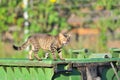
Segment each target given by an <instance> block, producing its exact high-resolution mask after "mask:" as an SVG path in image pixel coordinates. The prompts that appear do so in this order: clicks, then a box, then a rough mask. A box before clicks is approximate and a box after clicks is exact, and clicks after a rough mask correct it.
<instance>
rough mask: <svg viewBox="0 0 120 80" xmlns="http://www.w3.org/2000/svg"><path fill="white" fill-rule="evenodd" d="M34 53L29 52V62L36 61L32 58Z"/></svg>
mask: <svg viewBox="0 0 120 80" xmlns="http://www.w3.org/2000/svg"><path fill="white" fill-rule="evenodd" d="M32 53H33V50H30V51H29V56H28V58H29V60H31V61H32V60H34V59H33V58H32Z"/></svg>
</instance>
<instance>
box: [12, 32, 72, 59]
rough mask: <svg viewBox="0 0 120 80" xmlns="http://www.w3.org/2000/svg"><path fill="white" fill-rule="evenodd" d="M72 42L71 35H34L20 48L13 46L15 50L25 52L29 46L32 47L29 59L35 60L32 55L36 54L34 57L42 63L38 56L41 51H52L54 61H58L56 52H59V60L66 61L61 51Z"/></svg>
mask: <svg viewBox="0 0 120 80" xmlns="http://www.w3.org/2000/svg"><path fill="white" fill-rule="evenodd" d="M69 41H70V35H68V34H62V33H59V34H58V35H56V36H52V35H49V34H34V35H32V36H30V37H29V38H28V39H27V41H26V42H25V43H24V44H23V45H22V46H20V47H17V46H15V45H13V48H14V49H15V50H23V49H25V48H26V47H27V46H29V45H31V50H30V51H29V59H30V60H33V58H32V53H34V57H35V58H36V59H37V60H39V61H41V58H39V56H38V51H39V49H40V48H41V49H43V50H47V51H51V52H52V55H53V58H54V60H56V59H57V58H56V54H55V51H57V52H58V55H59V58H60V59H61V60H65V59H63V57H62V53H61V49H62V47H63V46H64V45H66V44H67V43H68V42H69Z"/></svg>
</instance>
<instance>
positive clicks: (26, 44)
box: [13, 40, 29, 50]
mask: <svg viewBox="0 0 120 80" xmlns="http://www.w3.org/2000/svg"><path fill="white" fill-rule="evenodd" d="M28 45H29V40H27V41H26V42H25V43H24V44H23V45H21V46H16V45H13V49H15V50H23V49H25V48H26V47H27V46H28Z"/></svg>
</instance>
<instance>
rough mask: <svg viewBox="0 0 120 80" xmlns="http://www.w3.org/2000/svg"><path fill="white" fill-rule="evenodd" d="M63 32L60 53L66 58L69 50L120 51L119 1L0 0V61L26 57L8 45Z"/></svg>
mask: <svg viewBox="0 0 120 80" xmlns="http://www.w3.org/2000/svg"><path fill="white" fill-rule="evenodd" d="M66 31H67V32H70V33H72V37H71V42H70V44H68V46H65V47H64V49H63V51H62V52H63V55H64V57H66V58H69V57H70V55H69V53H70V52H69V51H70V49H83V48H88V49H89V50H91V51H92V52H96V53H97V52H108V49H109V48H120V45H119V44H120V1H119V0H0V58H6V57H7V58H8V57H9V58H25V57H27V55H28V49H26V50H24V51H14V50H13V49H12V45H13V44H16V45H21V44H22V43H23V42H24V41H25V40H26V39H27V37H28V36H29V35H31V34H34V33H48V34H51V35H56V34H58V33H59V32H66ZM40 53H42V54H40ZM39 55H40V56H42V57H44V52H43V51H40V52H39Z"/></svg>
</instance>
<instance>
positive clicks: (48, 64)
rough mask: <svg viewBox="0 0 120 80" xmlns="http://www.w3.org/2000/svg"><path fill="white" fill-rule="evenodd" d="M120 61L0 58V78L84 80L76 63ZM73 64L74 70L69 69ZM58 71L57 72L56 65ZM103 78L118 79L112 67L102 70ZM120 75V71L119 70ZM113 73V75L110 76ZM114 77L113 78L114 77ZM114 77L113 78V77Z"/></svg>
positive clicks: (106, 59)
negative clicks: (75, 65)
mask: <svg viewBox="0 0 120 80" xmlns="http://www.w3.org/2000/svg"><path fill="white" fill-rule="evenodd" d="M115 61H116V62H118V65H119V62H120V58H86V59H78V58H77V59H75V58H72V59H66V60H65V61H61V60H57V61H53V60H50V59H46V60H44V59H43V61H37V60H34V61H29V60H27V59H0V80H82V76H81V73H80V71H79V70H78V69H77V67H74V66H73V65H74V64H91V63H94V64H97V63H106V62H107V63H108V62H115ZM69 64H72V71H70V72H69V71H67V70H68V69H69V68H68V67H69V66H68V65H69ZM56 65H57V68H56V69H57V71H58V72H55V70H56V69H55V66H56ZM102 73H103V74H104V75H103V74H101V75H102V80H116V76H115V75H114V72H113V70H112V68H105V69H104V70H103V72H102ZM118 73H119V76H120V71H118ZM109 75H111V77H109ZM112 76H113V77H114V78H113V77H112ZM112 78H113V79H112Z"/></svg>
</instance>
